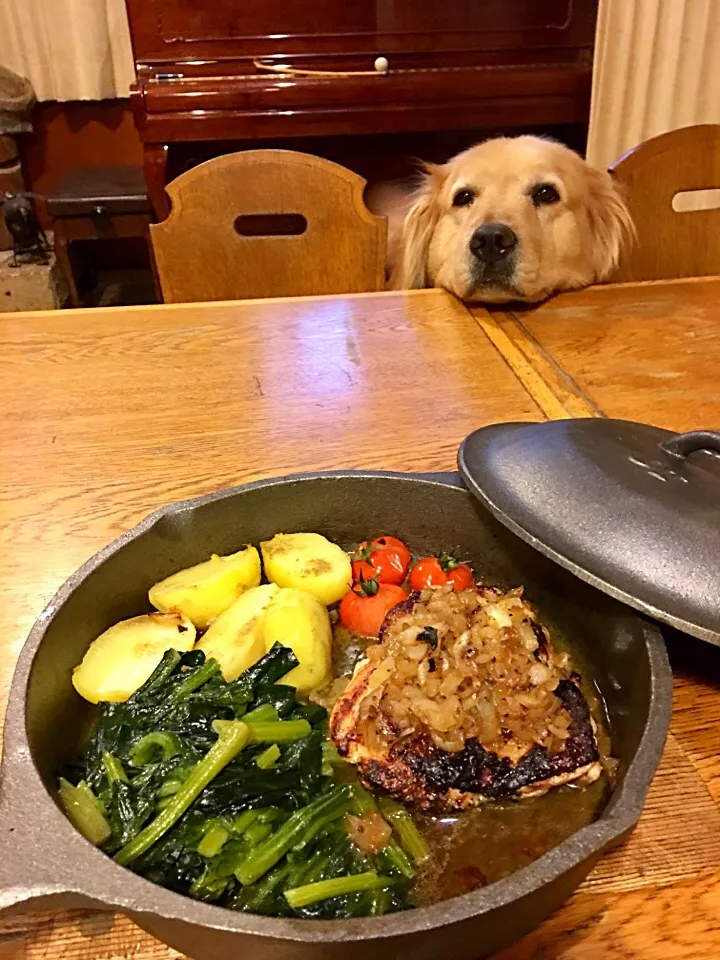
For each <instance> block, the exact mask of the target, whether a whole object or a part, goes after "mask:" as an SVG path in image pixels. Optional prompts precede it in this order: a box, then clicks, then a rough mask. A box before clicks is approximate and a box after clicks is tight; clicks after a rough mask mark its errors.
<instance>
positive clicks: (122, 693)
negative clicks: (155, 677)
mask: <svg viewBox="0 0 720 960" xmlns="http://www.w3.org/2000/svg"><path fill="white" fill-rule="evenodd" d="M195 636H196V631H195V627H194V626H193V624H192V623H191V622H190V620H186V619H185V618H184V617H182V616H181V615H180V614H179V613H147V614H145V615H144V616H142V617H133V618H132V619H131V620H123V621H121V622H120V623H116V624H115V626H113V627H110V628H109V629H108V630H106V631H105V632H104V633H101V634H100V636H99V637H98V638H97V639H96V640H93V642H92V643H91V644H90V646H89V648H88V651H87V653H86V654H85V656H84V657H83V659H82V663H81V664H80V665H79V666H77V667H75V670H74V671H73V677H72V682H73V686H74V687H75V689H76V690H77V692H78V693H79V694H80V696H81V697H84V698H85V699H86V700H89V701H90V703H99V702H100V701H101V700H111V701H113V702H121V701H124V700H127V699H128V697H129V696H131V695H132V694H133V693H135V691H136V690H137V689H138V688H139V687H141V686H142V685H143V684H144V683H145V681H146V680H147V679H148V677H149V676H150V674H151V673H152V672H153V670H154V669H155V667H157V665H158V664H159V663H160V661H161V660H162V656H163V654H164V653H165V651H166V650H171V649H172V650H179V651H181V652H185V651H186V650H191V649H192V647H193V645H194V643H195Z"/></svg>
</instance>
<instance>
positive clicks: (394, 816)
mask: <svg viewBox="0 0 720 960" xmlns="http://www.w3.org/2000/svg"><path fill="white" fill-rule="evenodd" d="M378 805H379V807H380V812H381V813H382V815H383V816H384V817H385V819H386V820H387V821H388V823H389V824H390V825H391V826H392V828H393V830H394V831H395V833H396V834H397V837H398V840H399V841H400V846H401V847H402V848H403V850H404V851H405V853H407V854H408V855H409V856H410V857H411V859H413V860H414V861H415V862H416V863H419V862H420V861H421V860H426V859H427V858H428V857H429V856H430V847H428V845H427V843H426V842H425V840H423V838H422V836H421V835H420V831H419V830H418V828H417V827H416V826H415V821H414V820H413V818H412V817H411V816H410V814H409V813H408V811H407V810H406V809H405V807H403V805H402V804H401V803H398V802H397V801H396V800H391V799H390V798H389V797H381V798H380V800H379V801H378Z"/></svg>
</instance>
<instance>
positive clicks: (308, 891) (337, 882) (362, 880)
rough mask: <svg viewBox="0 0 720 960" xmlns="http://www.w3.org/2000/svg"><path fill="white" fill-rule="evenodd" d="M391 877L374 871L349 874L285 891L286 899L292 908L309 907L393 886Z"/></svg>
mask: <svg viewBox="0 0 720 960" xmlns="http://www.w3.org/2000/svg"><path fill="white" fill-rule="evenodd" d="M393 882H394V881H393V880H392V878H391V877H379V876H378V875H377V874H376V873H374V872H373V871H372V870H368V872H367V873H355V874H348V876H346V877H334V878H333V879H332V880H318V882H317V883H308V884H306V885H305V886H302V887H295V889H294V890H286V891H285V899H286V900H287V902H288V903H289V904H290V906H291V907H307V906H308V905H309V904H311V903H316V902H317V901H318V900H327V898H328V897H341V896H343V895H344V894H347V893H359V892H360V891H364V890H377V889H378V888H379V887H389V886H391V885H392V884H393Z"/></svg>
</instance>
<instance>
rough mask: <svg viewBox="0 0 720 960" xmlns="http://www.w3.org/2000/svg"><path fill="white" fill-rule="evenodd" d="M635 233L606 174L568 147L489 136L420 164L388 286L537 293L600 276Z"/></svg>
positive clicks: (501, 297) (464, 293) (480, 295)
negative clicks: (450, 154)
mask: <svg viewBox="0 0 720 960" xmlns="http://www.w3.org/2000/svg"><path fill="white" fill-rule="evenodd" d="M632 233H633V227H632V221H631V219H630V214H629V213H628V210H627V208H626V206H625V204H624V203H623V201H622V198H621V197H620V195H619V194H618V192H617V190H616V188H615V186H614V185H613V181H612V179H611V178H610V176H609V175H608V174H606V173H604V172H601V171H600V170H596V169H595V168H594V167H591V166H590V165H589V164H587V163H586V162H585V161H584V160H583V159H581V157H579V156H578V155H577V154H576V153H573V151H572V150H569V149H568V148H567V147H564V146H562V145H561V144H559V143H554V142H553V141H550V140H544V139H541V138H539V137H529V136H523V137H514V138H505V137H503V138H500V139H497V140H488V141H487V142H485V143H481V144H479V145H478V146H475V147H472V148H471V149H469V150H467V151H465V153H461V154H459V155H458V156H456V157H454V158H453V159H452V160H450V161H449V162H448V163H446V164H443V165H441V166H436V165H428V166H426V168H425V172H424V176H423V181H422V183H421V186H420V188H419V190H418V192H417V193H416V195H415V197H414V200H413V202H412V205H411V207H410V209H409V212H408V214H407V216H406V218H405V222H404V224H403V232H402V242H401V254H400V259H399V261H398V264H397V267H396V274H395V277H394V284H393V285H394V286H396V287H399V288H404V289H409V288H413V287H428V286H439V287H445V288H446V289H447V290H450V291H451V292H452V293H454V294H456V295H457V296H458V297H461V298H462V299H463V300H481V301H486V302H494V303H499V302H503V301H508V300H526V301H531V302H532V301H538V300H542V299H544V298H545V297H547V296H549V295H550V294H551V293H554V292H555V291H558V290H570V289H574V288H577V287H584V286H587V285H588V284H590V283H594V282H596V281H600V280H605V279H607V278H608V277H609V276H610V274H611V273H612V272H613V270H614V269H615V267H616V266H617V263H618V259H619V256H620V250H621V247H622V244H623V241H624V239H625V238H626V237H629V236H631V235H632Z"/></svg>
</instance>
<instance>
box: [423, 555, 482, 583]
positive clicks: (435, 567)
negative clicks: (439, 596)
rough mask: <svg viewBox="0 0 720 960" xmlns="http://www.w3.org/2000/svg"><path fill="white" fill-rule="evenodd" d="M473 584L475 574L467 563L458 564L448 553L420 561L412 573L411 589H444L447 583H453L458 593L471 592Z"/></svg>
mask: <svg viewBox="0 0 720 960" xmlns="http://www.w3.org/2000/svg"><path fill="white" fill-rule="evenodd" d="M473 582H474V580H473V572H472V569H471V568H470V567H469V566H468V565H467V563H458V561H457V560H456V559H455V557H451V556H450V555H449V554H447V553H441V554H440V556H439V557H425V558H424V559H423V560H418V562H417V563H416V564H415V566H414V567H413V568H412V570H411V571H410V587H411V588H412V589H413V590H423V589H424V588H425V587H443V586H445V584H446V583H451V584H452V585H453V587H454V588H455V590H456V591H460V590H469V589H470V587H472V585H473Z"/></svg>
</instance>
